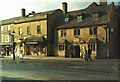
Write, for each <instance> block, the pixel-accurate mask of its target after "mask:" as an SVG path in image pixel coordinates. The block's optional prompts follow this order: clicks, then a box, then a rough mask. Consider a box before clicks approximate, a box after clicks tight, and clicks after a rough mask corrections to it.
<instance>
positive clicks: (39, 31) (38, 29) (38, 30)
mask: <svg viewBox="0 0 120 82" xmlns="http://www.w3.org/2000/svg"><path fill="white" fill-rule="evenodd" d="M37 34H41V27H40V25H38V26H37Z"/></svg>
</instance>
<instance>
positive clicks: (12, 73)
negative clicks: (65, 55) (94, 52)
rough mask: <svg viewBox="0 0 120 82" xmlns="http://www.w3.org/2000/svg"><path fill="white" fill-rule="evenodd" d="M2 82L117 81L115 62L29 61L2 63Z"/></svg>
mask: <svg viewBox="0 0 120 82" xmlns="http://www.w3.org/2000/svg"><path fill="white" fill-rule="evenodd" d="M1 77H2V80H118V63H117V61H109V60H105V61H101V60H99V61H92V62H86V61H80V60H78V59H73V60H67V59H65V60H64V59H63V60H62V59H41V60H37V59H34V60H33V59H31V60H22V61H16V62H14V61H12V62H8V61H6V62H5V61H4V62H2V76H1Z"/></svg>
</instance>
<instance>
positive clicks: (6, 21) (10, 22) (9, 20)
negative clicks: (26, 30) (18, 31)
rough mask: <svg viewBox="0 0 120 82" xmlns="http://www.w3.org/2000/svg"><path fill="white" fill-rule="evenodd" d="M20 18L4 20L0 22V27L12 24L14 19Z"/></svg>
mask: <svg viewBox="0 0 120 82" xmlns="http://www.w3.org/2000/svg"><path fill="white" fill-rule="evenodd" d="M20 18H22V17H14V18H10V19H5V20H1V21H0V25H5V24H13V23H14V21H15V20H16V19H20Z"/></svg>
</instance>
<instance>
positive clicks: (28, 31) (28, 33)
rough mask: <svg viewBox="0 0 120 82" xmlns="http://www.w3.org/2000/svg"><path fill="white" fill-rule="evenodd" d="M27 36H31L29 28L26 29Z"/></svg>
mask: <svg viewBox="0 0 120 82" xmlns="http://www.w3.org/2000/svg"><path fill="white" fill-rule="evenodd" d="M27 35H31V29H30V26H28V27H27Z"/></svg>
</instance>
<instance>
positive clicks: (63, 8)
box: [62, 2, 67, 14]
mask: <svg viewBox="0 0 120 82" xmlns="http://www.w3.org/2000/svg"><path fill="white" fill-rule="evenodd" d="M62 11H63V13H65V14H67V3H66V2H63V3H62Z"/></svg>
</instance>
